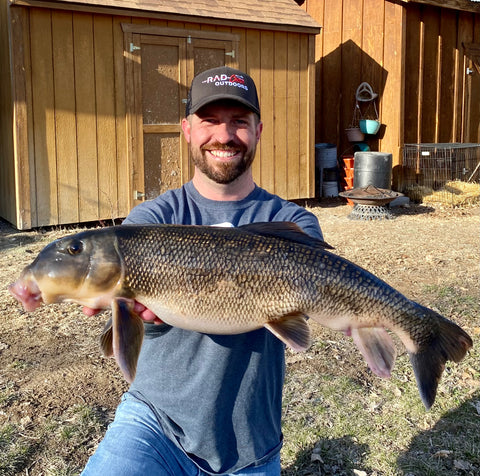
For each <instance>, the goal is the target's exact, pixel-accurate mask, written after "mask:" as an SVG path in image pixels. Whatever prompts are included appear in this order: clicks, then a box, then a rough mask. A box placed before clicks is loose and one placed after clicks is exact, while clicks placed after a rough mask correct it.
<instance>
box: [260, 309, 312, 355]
mask: <svg viewBox="0 0 480 476" xmlns="http://www.w3.org/2000/svg"><path fill="white" fill-rule="evenodd" d="M265 327H266V328H267V329H268V330H269V331H270V332H271V333H272V334H274V335H275V336H276V337H278V338H279V339H280V340H281V341H282V342H283V343H285V344H286V345H287V346H288V347H290V348H292V349H293V350H296V351H298V352H302V351H304V350H307V349H308V348H309V347H310V344H311V339H310V327H308V324H307V321H306V319H305V317H304V316H303V314H288V315H286V316H283V317H282V318H280V319H277V320H275V321H270V322H267V323H266V324H265Z"/></svg>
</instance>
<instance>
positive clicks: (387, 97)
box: [379, 2, 405, 188]
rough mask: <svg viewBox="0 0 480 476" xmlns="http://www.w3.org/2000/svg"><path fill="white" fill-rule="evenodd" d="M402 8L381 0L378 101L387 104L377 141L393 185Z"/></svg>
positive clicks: (400, 115) (399, 119)
mask: <svg viewBox="0 0 480 476" xmlns="http://www.w3.org/2000/svg"><path fill="white" fill-rule="evenodd" d="M404 51H405V10H404V8H403V6H401V5H397V4H393V3H390V2H386V3H385V55H384V69H385V72H388V76H387V79H386V81H385V89H384V92H383V98H382V102H383V103H384V104H389V105H391V108H390V109H389V111H390V112H389V113H387V112H386V111H384V110H383V109H382V120H383V121H384V122H385V123H386V124H387V127H386V130H385V135H384V136H383V138H382V140H381V141H380V149H379V150H381V151H384V152H391V153H392V155H393V166H394V180H393V184H394V188H395V187H397V186H398V180H399V177H398V175H397V174H396V166H398V165H399V164H400V163H401V156H400V152H401V146H402V145H403V124H404V109H403V108H404V103H403V97H404V94H405V82H404V78H405V56H404V54H403V52H404Z"/></svg>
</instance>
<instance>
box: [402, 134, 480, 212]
mask: <svg viewBox="0 0 480 476" xmlns="http://www.w3.org/2000/svg"><path fill="white" fill-rule="evenodd" d="M479 172H480V144H459V143H452V144H440V143H439V144H405V146H404V151H403V176H404V181H403V183H404V189H403V190H402V191H403V193H405V194H406V195H408V197H409V198H410V199H411V200H413V201H416V202H430V203H434V202H437V203H442V204H444V205H449V206H456V205H462V204H464V203H465V202H466V201H478V198H479V196H480V186H479V183H480V173H479Z"/></svg>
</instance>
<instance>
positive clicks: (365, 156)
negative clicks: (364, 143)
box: [353, 152, 392, 190]
mask: <svg viewBox="0 0 480 476" xmlns="http://www.w3.org/2000/svg"><path fill="white" fill-rule="evenodd" d="M368 185H373V186H374V187H378V188H385V189H388V190H390V189H391V188H392V154H389V153H386V152H355V165H354V169H353V187H354V188H358V187H367V186H368Z"/></svg>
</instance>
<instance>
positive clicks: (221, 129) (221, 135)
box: [215, 122, 235, 144]
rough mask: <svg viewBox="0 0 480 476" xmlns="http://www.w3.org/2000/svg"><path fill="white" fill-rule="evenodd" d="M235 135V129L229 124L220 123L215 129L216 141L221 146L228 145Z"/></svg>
mask: <svg viewBox="0 0 480 476" xmlns="http://www.w3.org/2000/svg"><path fill="white" fill-rule="evenodd" d="M234 135H235V131H234V129H233V127H231V125H230V124H228V123H227V122H220V123H218V124H217V126H216V127H215V139H216V140H217V141H218V142H220V143H221V144H227V143H228V142H230V141H231V140H232V138H233V136H234Z"/></svg>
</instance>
